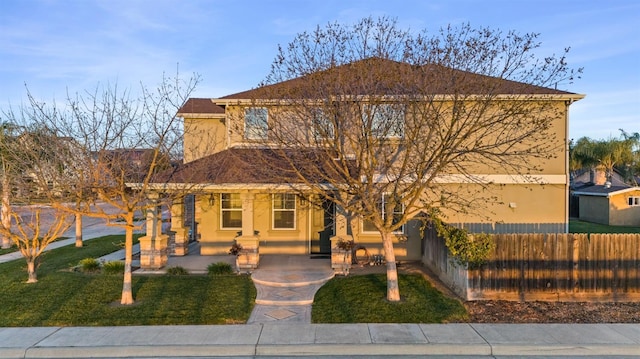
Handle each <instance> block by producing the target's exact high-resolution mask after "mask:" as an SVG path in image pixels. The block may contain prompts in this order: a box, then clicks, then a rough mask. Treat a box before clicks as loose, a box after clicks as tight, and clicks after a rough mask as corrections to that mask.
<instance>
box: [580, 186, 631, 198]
mask: <svg viewBox="0 0 640 359" xmlns="http://www.w3.org/2000/svg"><path fill="white" fill-rule="evenodd" d="M636 190H640V187H630V186H606V185H593V186H584V187H582V188H580V190H577V191H574V192H573V194H574V195H576V196H596V197H611V196H613V195H616V194H621V193H625V192H632V191H636Z"/></svg>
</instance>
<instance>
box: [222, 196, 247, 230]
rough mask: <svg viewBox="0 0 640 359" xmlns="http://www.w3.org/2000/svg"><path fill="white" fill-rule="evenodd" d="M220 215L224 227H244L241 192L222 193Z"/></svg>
mask: <svg viewBox="0 0 640 359" xmlns="http://www.w3.org/2000/svg"><path fill="white" fill-rule="evenodd" d="M220 216H221V217H222V219H221V222H220V223H221V225H220V227H221V228H222V229H242V200H241V199H240V193H222V194H221V195H220Z"/></svg>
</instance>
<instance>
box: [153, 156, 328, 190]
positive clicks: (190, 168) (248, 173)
mask: <svg viewBox="0 0 640 359" xmlns="http://www.w3.org/2000/svg"><path fill="white" fill-rule="evenodd" d="M310 160H315V161H317V163H318V166H310V165H309V161H310ZM326 160H331V159H327V158H326V152H324V151H311V150H307V151H305V150H296V151H292V150H287V151H285V150H274V149H270V148H231V149H227V150H224V151H221V152H218V153H214V154H212V155H209V156H206V157H202V158H200V159H197V160H195V161H191V162H188V163H185V164H182V165H180V166H177V167H176V168H174V169H173V170H172V171H170V172H165V173H163V174H161V175H160V176H159V177H158V178H156V180H154V182H156V183H158V182H165V183H168V182H173V183H190V184H211V185H221V184H291V183H302V181H300V176H299V175H297V173H298V172H299V171H305V169H307V170H308V171H314V172H313V173H305V174H304V176H305V178H308V179H313V178H315V179H316V181H315V183H320V184H321V183H324V182H326V174H327V173H330V171H331V170H330V168H331V167H330V166H323V165H322V163H323V161H326ZM317 169H321V170H322V169H324V171H323V172H320V171H318V170H317Z"/></svg>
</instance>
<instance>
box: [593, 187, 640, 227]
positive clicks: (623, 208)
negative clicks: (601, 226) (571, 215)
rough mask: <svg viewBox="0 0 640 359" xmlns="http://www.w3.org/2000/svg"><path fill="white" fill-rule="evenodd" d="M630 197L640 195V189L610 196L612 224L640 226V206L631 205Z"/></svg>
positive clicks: (610, 222) (610, 220) (610, 219)
mask: <svg viewBox="0 0 640 359" xmlns="http://www.w3.org/2000/svg"><path fill="white" fill-rule="evenodd" d="M629 197H640V190H638V191H631V192H625V193H620V194H615V195H613V196H611V197H610V198H609V224H610V225H612V226H640V206H629ZM583 198H584V197H583ZM580 201H582V198H581V199H580Z"/></svg>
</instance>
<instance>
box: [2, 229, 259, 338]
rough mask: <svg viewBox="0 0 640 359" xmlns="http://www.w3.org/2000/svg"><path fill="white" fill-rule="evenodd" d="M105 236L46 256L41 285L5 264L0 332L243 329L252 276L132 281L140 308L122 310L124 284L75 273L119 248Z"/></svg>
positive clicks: (17, 264)
mask: <svg viewBox="0 0 640 359" xmlns="http://www.w3.org/2000/svg"><path fill="white" fill-rule="evenodd" d="M123 241H124V236H121V235H120V236H106V237H102V238H96V239H92V240H90V241H87V242H85V244H84V246H83V247H81V248H76V247H75V246H65V247H61V248H57V249H53V250H51V251H48V252H45V253H44V254H43V258H42V263H41V265H40V267H39V269H38V283H34V284H27V283H26V280H27V273H26V264H25V261H24V260H23V259H19V260H15V261H11V262H7V263H3V264H0V298H2V300H1V302H2V305H0V327H12V326H24V327H29V326H109V325H162V324H166V325H171V324H228V323H244V322H246V320H247V319H248V318H249V315H250V314H251V310H252V309H253V303H254V301H255V297H256V290H255V287H254V286H253V283H252V282H251V279H250V278H249V277H247V276H238V275H228V276H207V275H190V276H179V277H176V276H133V283H132V285H133V291H134V298H135V299H136V303H135V304H134V305H132V306H121V305H120V304H119V301H120V294H121V291H122V276H119V275H104V274H87V273H81V272H74V271H70V270H69V268H71V267H74V266H76V265H77V264H78V262H79V261H80V260H82V259H84V258H98V257H101V256H103V255H105V254H108V253H111V252H113V251H115V250H118V249H120V248H121V244H122V242H123Z"/></svg>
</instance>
